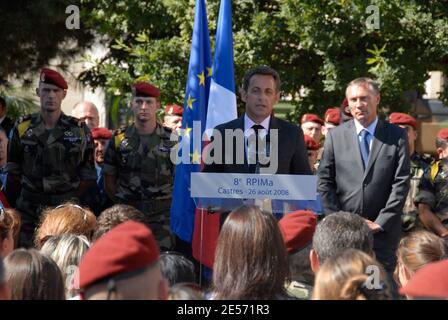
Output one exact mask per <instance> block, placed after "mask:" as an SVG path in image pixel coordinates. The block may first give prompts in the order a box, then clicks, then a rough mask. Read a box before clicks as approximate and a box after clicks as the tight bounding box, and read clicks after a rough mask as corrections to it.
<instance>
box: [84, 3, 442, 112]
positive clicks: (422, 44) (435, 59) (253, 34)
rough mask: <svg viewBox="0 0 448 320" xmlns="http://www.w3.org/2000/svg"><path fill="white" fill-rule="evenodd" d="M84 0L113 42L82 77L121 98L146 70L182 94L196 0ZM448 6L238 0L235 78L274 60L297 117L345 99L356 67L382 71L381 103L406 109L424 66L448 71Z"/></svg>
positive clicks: (213, 6) (173, 98)
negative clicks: (256, 66)
mask: <svg viewBox="0 0 448 320" xmlns="http://www.w3.org/2000/svg"><path fill="white" fill-rule="evenodd" d="M82 2H83V3H84V4H85V5H86V7H88V8H89V12H85V13H84V14H85V15H86V16H87V17H88V18H87V21H86V25H87V26H88V27H89V28H92V29H94V30H95V32H97V33H98V34H100V35H102V37H103V39H104V43H105V44H106V45H107V46H108V47H109V49H110V51H109V53H108V55H107V56H106V57H104V58H103V59H102V60H100V61H96V62H95V66H94V67H93V68H92V69H91V70H88V71H86V72H85V73H83V74H82V75H81V80H82V81H84V82H86V83H89V84H90V85H92V86H94V87H95V86H105V87H106V89H107V90H108V92H109V93H110V94H111V95H112V96H115V97H117V98H116V99H122V97H123V95H124V93H126V92H129V85H130V84H131V83H132V82H133V81H135V80H147V81H151V82H153V83H155V84H156V85H157V86H159V87H160V88H161V91H162V102H163V103H169V102H170V103H172V102H177V103H182V102H183V99H184V98H183V95H184V90H185V80H186V76H187V67H188V55H189V52H190V45H191V32H192V24H193V12H194V1H193V0H189V1H177V0H151V1H149V0H146V1H142V0H128V1H124V0H119V1H114V2H112V1H105V0H103V1H94V0H83V1H82ZM372 5H373V7H372ZM369 6H370V7H369ZM218 8H219V0H208V1H207V10H208V16H209V29H210V35H211V42H212V48H213V46H214V36H215V30H216V21H217V15H218ZM376 13H379V16H376V15H375V14H376ZM447 13H448V5H447V4H445V2H440V1H435V0H433V1H408V2H404V1H399V0H389V1H386V0H375V1H374V0H369V1H364V0H354V1H346V0H325V1H314V0H301V1H297V0H277V1H256V0H234V1H233V22H234V50H235V73H236V75H235V76H236V82H237V84H240V83H241V81H240V79H241V78H242V76H243V74H244V72H245V71H246V70H247V69H248V68H250V67H253V66H255V65H260V64H268V65H271V66H272V67H274V68H275V69H277V70H278V71H279V73H280V75H281V78H282V82H283V85H282V90H283V97H284V98H288V99H292V102H293V103H294V104H296V110H295V112H294V113H293V114H291V119H292V120H297V119H298V118H299V116H300V115H301V114H303V113H305V112H309V111H311V112H315V113H318V114H322V113H323V112H324V110H325V109H326V108H327V107H329V106H335V105H336V106H338V105H340V103H341V101H342V99H343V97H344V89H345V86H346V84H347V83H348V82H349V81H350V80H352V79H354V78H356V77H359V76H371V77H373V78H375V79H377V80H378V81H379V83H380V85H381V88H382V106H384V107H385V109H384V111H388V110H407V109H408V108H409V106H410V104H409V102H410V101H411V100H410V99H406V97H409V96H411V97H412V96H414V98H415V96H421V94H422V93H423V89H424V82H425V80H426V79H427V78H428V71H430V70H441V71H444V72H445V73H446V72H447V71H448V70H447V68H448V67H447V66H448V64H447V62H448V61H447V60H448V19H447V18H446V17H447ZM377 18H379V20H378V19H377ZM376 22H378V26H379V29H378V28H375V27H376V26H375V24H376ZM366 23H367V24H366ZM372 25H373V28H369V27H368V26H372ZM447 91H448V90H445V92H447ZM406 93H408V94H406ZM409 93H412V94H411V95H409ZM442 97H443V98H444V97H445V96H444V95H442ZM114 105H119V104H117V103H115V104H114Z"/></svg>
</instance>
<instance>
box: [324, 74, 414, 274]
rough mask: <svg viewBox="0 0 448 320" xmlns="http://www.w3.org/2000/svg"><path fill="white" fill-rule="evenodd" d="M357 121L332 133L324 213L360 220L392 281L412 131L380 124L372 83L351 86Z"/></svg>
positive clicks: (375, 87) (326, 150)
mask: <svg viewBox="0 0 448 320" xmlns="http://www.w3.org/2000/svg"><path fill="white" fill-rule="evenodd" d="M346 97H347V101H348V105H349V108H350V112H351V114H352V115H353V120H350V121H347V122H345V123H344V124H342V125H340V126H338V127H337V128H334V129H332V130H331V131H330V132H329V134H328V135H327V137H326V139H325V144H324V152H323V155H322V159H321V162H320V165H319V169H318V174H317V175H318V192H319V194H320V195H321V197H322V203H323V206H324V212H325V214H326V215H329V214H331V213H333V212H338V211H341V210H342V211H347V212H352V213H354V214H357V215H359V216H360V217H362V218H363V219H364V221H365V222H366V223H367V225H368V226H369V228H370V230H371V231H372V232H373V233H374V251H375V255H376V258H377V259H378V261H380V262H381V263H382V264H383V265H384V268H385V269H386V271H387V272H388V274H389V276H390V278H392V277H393V272H394V270H395V265H396V256H395V251H396V249H397V246H398V242H399V241H400V237H401V214H402V212H403V206H404V203H405V201H406V196H407V194H408V191H409V178H410V161H409V150H408V142H407V134H406V131H405V130H403V129H402V128H400V127H398V126H396V125H393V124H390V123H388V122H385V121H383V120H380V119H378V116H377V112H378V105H379V102H380V90H379V87H378V85H377V84H376V83H375V82H374V81H373V80H372V79H370V78H358V79H355V80H353V81H351V82H350V83H349V84H348V85H347V89H346Z"/></svg>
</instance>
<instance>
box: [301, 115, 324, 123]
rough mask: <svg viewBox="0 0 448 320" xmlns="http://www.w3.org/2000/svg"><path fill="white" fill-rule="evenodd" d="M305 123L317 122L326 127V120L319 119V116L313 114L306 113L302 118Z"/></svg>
mask: <svg viewBox="0 0 448 320" xmlns="http://www.w3.org/2000/svg"><path fill="white" fill-rule="evenodd" d="M305 122H316V123H319V124H321V125H324V120H322V119H321V118H319V117H318V116H316V115H315V114H312V113H305V114H304V115H303V116H302V121H301V123H305Z"/></svg>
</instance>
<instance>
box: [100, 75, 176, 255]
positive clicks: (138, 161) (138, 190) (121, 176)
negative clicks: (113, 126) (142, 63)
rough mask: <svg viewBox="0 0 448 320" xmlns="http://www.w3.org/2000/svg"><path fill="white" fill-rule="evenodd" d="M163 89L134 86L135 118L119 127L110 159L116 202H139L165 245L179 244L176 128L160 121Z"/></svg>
mask: <svg viewBox="0 0 448 320" xmlns="http://www.w3.org/2000/svg"><path fill="white" fill-rule="evenodd" d="M159 97H160V91H159V89H158V88H156V87H155V86H154V85H152V84H150V83H144V82H139V83H136V84H134V85H133V87H132V101H131V108H132V111H133V113H134V123H133V124H131V125H129V126H125V127H122V128H120V129H119V130H117V131H116V132H115V133H114V136H113V137H112V141H111V143H110V144H109V146H108V148H107V151H106V156H105V159H104V169H103V170H104V182H105V188H106V192H107V194H108V195H109V197H110V199H112V200H113V201H114V203H122V204H128V205H131V206H134V207H135V208H137V209H138V210H140V211H142V212H143V213H144V214H145V215H146V216H147V218H148V221H149V223H150V225H151V230H152V231H153V233H154V236H155V237H156V239H157V242H158V243H159V246H160V247H161V248H162V250H170V249H172V248H174V246H175V239H174V235H173V234H172V233H171V228H170V207H171V197H172V189H173V175H174V165H173V163H172V162H171V159H170V153H171V148H172V147H173V146H174V144H175V142H174V141H170V134H171V132H170V130H168V129H166V128H164V127H163V126H162V125H161V124H160V123H158V122H157V117H156V111H157V109H158V108H159V107H160V101H159Z"/></svg>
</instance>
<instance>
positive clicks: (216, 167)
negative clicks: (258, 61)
mask: <svg viewBox="0 0 448 320" xmlns="http://www.w3.org/2000/svg"><path fill="white" fill-rule="evenodd" d="M241 99H242V100H243V102H245V103H246V112H245V114H244V115H243V116H241V117H239V118H238V119H235V120H233V121H230V122H227V123H224V124H221V125H219V126H217V127H216V128H215V132H214V135H213V139H214V140H213V144H214V148H211V151H210V152H211V153H210V154H211V157H206V160H205V162H206V166H205V168H204V171H205V172H228V173H277V174H309V175H310V174H312V171H311V168H310V166H309V163H308V157H307V151H306V147H305V142H304V138H303V131H302V129H300V128H299V127H298V126H295V125H293V124H291V123H289V122H286V121H284V120H281V119H278V118H276V117H274V116H273V115H272V114H273V109H274V106H275V104H277V102H278V101H279V99H280V76H279V75H278V73H277V72H276V71H275V70H274V69H272V68H270V67H268V66H260V67H256V68H254V69H251V70H249V71H248V72H247V73H246V74H245V76H244V78H243V86H242V89H241ZM218 140H219V142H221V144H220V143H218ZM231 143H232V144H233V147H232V146H229V144H231ZM213 149H214V150H213ZM218 153H219V154H218Z"/></svg>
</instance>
